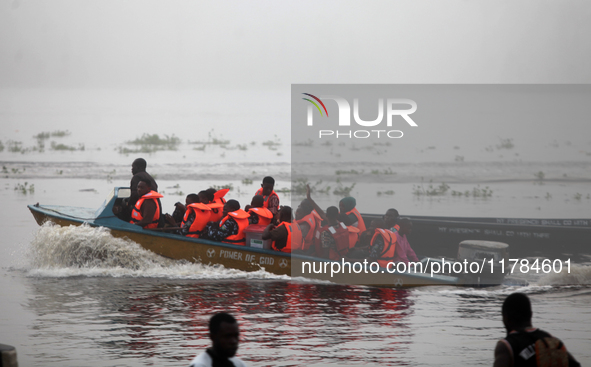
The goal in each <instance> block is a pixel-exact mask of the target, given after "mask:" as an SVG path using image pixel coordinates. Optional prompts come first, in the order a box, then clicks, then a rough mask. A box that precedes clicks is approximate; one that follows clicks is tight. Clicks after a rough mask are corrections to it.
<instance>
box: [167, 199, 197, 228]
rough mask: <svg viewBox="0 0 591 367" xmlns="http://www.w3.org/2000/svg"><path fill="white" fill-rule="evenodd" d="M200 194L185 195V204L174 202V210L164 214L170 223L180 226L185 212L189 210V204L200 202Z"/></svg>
mask: <svg viewBox="0 0 591 367" xmlns="http://www.w3.org/2000/svg"><path fill="white" fill-rule="evenodd" d="M198 202H199V196H197V194H189V195H187V197H185V204H184V205H183V204H182V203H181V202H176V203H175V204H174V211H173V212H172V215H171V214H164V218H165V219H166V222H167V223H168V225H170V226H173V227H179V226H180V225H181V223H182V222H183V218H184V217H185V213H186V212H187V206H188V205H189V204H193V203H198Z"/></svg>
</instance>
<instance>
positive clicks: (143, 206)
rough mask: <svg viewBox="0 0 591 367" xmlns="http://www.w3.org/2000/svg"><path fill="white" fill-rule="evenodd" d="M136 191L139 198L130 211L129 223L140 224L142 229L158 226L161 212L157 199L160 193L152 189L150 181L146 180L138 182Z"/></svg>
mask: <svg viewBox="0 0 591 367" xmlns="http://www.w3.org/2000/svg"><path fill="white" fill-rule="evenodd" d="M137 193H138V196H139V199H138V201H136V203H135V206H134V208H133V211H132V212H131V220H130V223H132V224H136V225H138V226H142V228H144V229H147V228H158V222H159V220H160V215H161V212H162V211H161V208H160V202H159V200H158V199H159V198H161V197H162V195H161V194H159V193H157V192H156V191H154V190H152V187H151V183H150V182H146V181H140V182H139V183H138V185H137Z"/></svg>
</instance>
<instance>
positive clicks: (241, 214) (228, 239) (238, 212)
mask: <svg viewBox="0 0 591 367" xmlns="http://www.w3.org/2000/svg"><path fill="white" fill-rule="evenodd" d="M222 216H223V218H222V220H221V221H220V222H219V223H218V222H209V223H208V224H207V226H206V228H205V229H204V230H203V234H204V236H203V235H202V237H204V238H207V239H210V240H214V241H221V242H225V243H232V244H235V245H244V244H245V243H246V235H245V233H244V229H245V228H246V227H248V217H249V215H248V213H247V212H245V211H244V210H242V209H240V203H239V202H238V201H237V200H228V202H226V204H225V205H224V209H223V211H222Z"/></svg>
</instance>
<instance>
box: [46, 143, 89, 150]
mask: <svg viewBox="0 0 591 367" xmlns="http://www.w3.org/2000/svg"><path fill="white" fill-rule="evenodd" d="M84 149H85V147H84V144H78V148H76V147H73V146H70V145H65V144H58V143H56V142H55V141H52V142H51V150H67V151H70V152H73V151H75V150H80V151H83V150H84Z"/></svg>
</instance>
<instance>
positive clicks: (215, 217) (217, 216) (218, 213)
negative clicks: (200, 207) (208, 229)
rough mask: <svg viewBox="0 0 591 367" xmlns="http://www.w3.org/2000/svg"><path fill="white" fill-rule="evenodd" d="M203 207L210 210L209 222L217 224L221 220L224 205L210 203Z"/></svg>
mask: <svg viewBox="0 0 591 367" xmlns="http://www.w3.org/2000/svg"><path fill="white" fill-rule="evenodd" d="M205 205H207V206H208V207H209V208H210V209H211V214H210V216H209V221H210V222H219V221H220V220H222V216H223V215H224V204H222V203H215V202H211V203H209V204H205Z"/></svg>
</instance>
